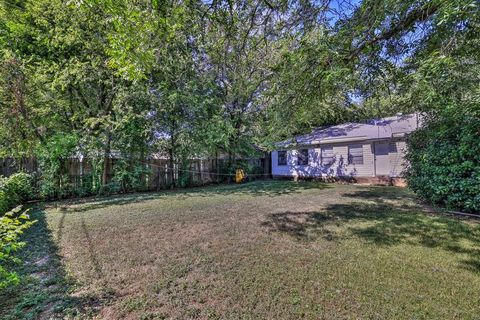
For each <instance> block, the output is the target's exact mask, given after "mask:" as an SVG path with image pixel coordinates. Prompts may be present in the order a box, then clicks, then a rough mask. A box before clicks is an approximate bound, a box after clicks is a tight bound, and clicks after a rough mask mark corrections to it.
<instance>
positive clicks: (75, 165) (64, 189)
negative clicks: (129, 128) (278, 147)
mask: <svg viewBox="0 0 480 320" xmlns="http://www.w3.org/2000/svg"><path fill="white" fill-rule="evenodd" d="M105 168H108V169H107V171H106V172H105ZM238 168H241V169H244V170H245V172H246V173H247V177H248V179H250V180H252V179H260V178H268V177H270V159H269V157H268V156H265V157H259V158H252V159H237V160H235V161H234V162H233V164H232V162H231V161H230V162H229V161H228V160H227V159H194V160H188V161H186V162H184V163H174V164H172V163H171V162H170V160H169V159H147V160H143V161H140V160H138V159H118V158H116V159H109V163H108V164H107V165H106V166H105V164H104V163H103V161H102V160H94V159H86V158H84V159H82V160H80V159H78V158H67V159H64V160H62V161H61V163H56V164H55V165H42V164H41V163H39V161H37V160H36V159H33V158H31V159H21V160H14V159H0V175H3V176H8V175H12V174H13V173H14V172H16V171H23V172H27V173H29V175H30V176H31V187H32V192H31V196H30V199H57V198H67V197H82V196H88V195H95V194H108V193H127V192H135V191H157V190H162V189H170V188H184V187H194V186H201V185H206V184H212V183H225V182H231V181H234V176H235V170H236V169H238Z"/></svg>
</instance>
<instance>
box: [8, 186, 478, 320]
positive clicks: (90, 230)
mask: <svg viewBox="0 0 480 320" xmlns="http://www.w3.org/2000/svg"><path fill="white" fill-rule="evenodd" d="M35 217H36V218H37V219H38V220H39V223H37V224H36V225H35V226H34V227H33V229H32V230H31V231H30V232H29V235H28V237H29V239H28V240H29V243H30V244H29V247H27V248H26V249H25V250H24V255H25V259H26V260H27V261H29V264H28V265H27V266H25V267H24V268H22V270H21V272H22V273H23V274H24V275H25V277H24V281H23V283H22V286H20V287H19V288H16V289H15V290H10V292H8V293H2V295H1V296H0V301H1V302H0V318H2V319H16V318H32V319H35V318H41V317H43V318H49V317H57V318H94V317H96V318H99V319H120V318H125V317H126V318H130V319H164V318H169V319H170V318H174V319H187V318H201V319H239V318H242V319H258V318H260V319H262V318H263V319H266V318H268V319H298V318H306V319H319V318H356V319H358V318H374V319H394V318H398V319H452V318H458V319H480V316H479V315H480V305H479V303H478V301H479V300H478V299H479V297H480V225H479V224H477V223H475V222H472V221H467V220H460V219H457V218H451V217H446V216H442V215H433V214H428V213H425V212H423V210H422V208H421V207H420V206H419V205H417V204H416V203H415V201H414V198H413V196H412V194H411V193H410V192H409V191H408V190H407V189H401V188H395V187H368V186H357V185H333V184H322V183H316V182H298V183H296V182H291V181H267V182H253V183H248V184H244V185H239V186H234V185H232V186H216V187H208V188H198V189H192V190H189V191H178V192H165V193H156V194H141V195H128V196H122V197H112V198H98V199H88V200H82V201H68V202H58V203H55V204H51V205H49V206H48V207H47V208H46V209H45V210H44V211H37V212H36V214H35ZM45 257H48V259H47V260H46V261H47V262H46V263H44V264H42V263H38V261H41V262H42V261H43V262H45ZM42 259H44V260H42ZM35 262H37V263H35ZM32 274H33V276H32ZM28 275H30V276H28Z"/></svg>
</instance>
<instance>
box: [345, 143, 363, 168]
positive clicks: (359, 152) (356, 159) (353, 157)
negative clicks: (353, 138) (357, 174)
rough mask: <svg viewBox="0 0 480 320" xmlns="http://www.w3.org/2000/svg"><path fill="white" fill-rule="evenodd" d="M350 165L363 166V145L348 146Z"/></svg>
mask: <svg viewBox="0 0 480 320" xmlns="http://www.w3.org/2000/svg"><path fill="white" fill-rule="evenodd" d="M348 163H350V164H363V146H362V145H361V144H354V145H351V146H348Z"/></svg>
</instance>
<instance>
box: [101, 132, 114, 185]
mask: <svg viewBox="0 0 480 320" xmlns="http://www.w3.org/2000/svg"><path fill="white" fill-rule="evenodd" d="M111 140H112V138H111V136H110V134H108V135H107V143H106V144H105V149H104V152H103V172H102V187H105V186H106V185H107V184H108V183H109V182H110V181H109V179H108V175H109V173H110V146H111Z"/></svg>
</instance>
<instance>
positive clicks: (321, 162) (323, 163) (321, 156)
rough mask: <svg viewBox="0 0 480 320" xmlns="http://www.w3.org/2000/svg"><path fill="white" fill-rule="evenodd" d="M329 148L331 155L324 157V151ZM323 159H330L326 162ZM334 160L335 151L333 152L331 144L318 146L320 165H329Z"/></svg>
mask: <svg viewBox="0 0 480 320" xmlns="http://www.w3.org/2000/svg"><path fill="white" fill-rule="evenodd" d="M326 150H331V152H332V155H331V156H328V157H326V156H325V155H324V151H326ZM325 159H330V161H328V162H326V161H325ZM334 162H335V153H334V152H333V146H331V147H320V164H321V165H322V166H331V165H332V164H333V163H334Z"/></svg>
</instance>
